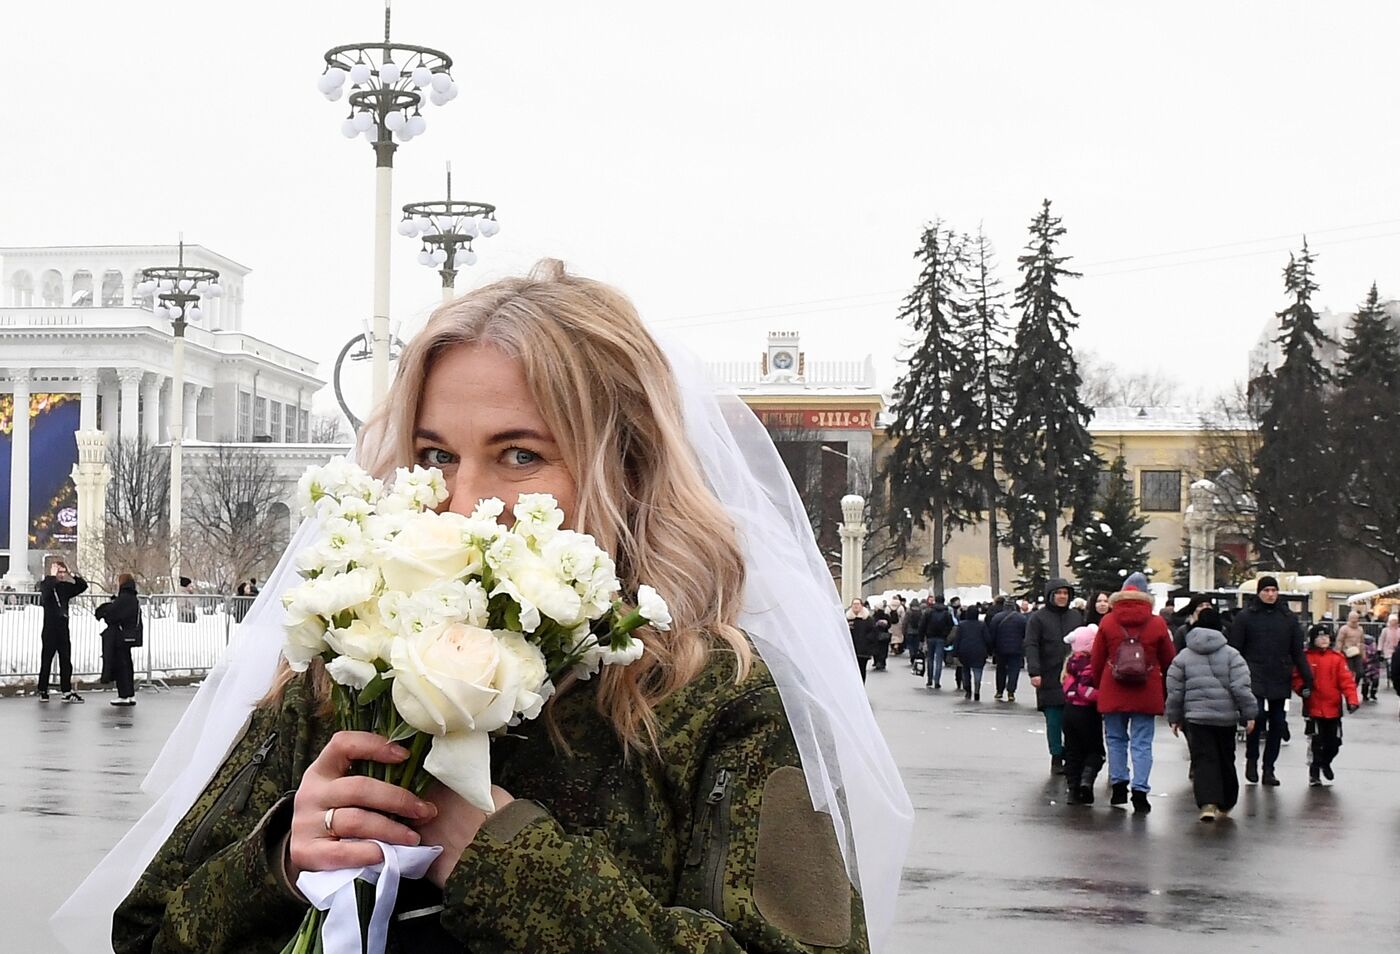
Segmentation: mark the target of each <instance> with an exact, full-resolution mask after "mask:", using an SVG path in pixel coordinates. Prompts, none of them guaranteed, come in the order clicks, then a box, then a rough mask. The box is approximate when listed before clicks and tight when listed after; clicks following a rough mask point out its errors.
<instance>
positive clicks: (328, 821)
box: [321, 808, 340, 838]
mask: <svg viewBox="0 0 1400 954" xmlns="http://www.w3.org/2000/svg"><path fill="white" fill-rule="evenodd" d="M321 824H323V825H325V826H326V834H328V835H330V836H331V837H332V838H339V837H340V836H339V835H337V834H336V833H335V809H334V808H327V809H326V817H325V818H323V819H321Z"/></svg>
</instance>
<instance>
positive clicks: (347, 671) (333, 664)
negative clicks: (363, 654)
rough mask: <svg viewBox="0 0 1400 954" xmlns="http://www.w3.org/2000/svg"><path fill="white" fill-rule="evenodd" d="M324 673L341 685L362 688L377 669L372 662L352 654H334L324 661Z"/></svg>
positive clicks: (377, 671) (375, 674)
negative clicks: (330, 658) (326, 661)
mask: <svg viewBox="0 0 1400 954" xmlns="http://www.w3.org/2000/svg"><path fill="white" fill-rule="evenodd" d="M326 674H327V675H329V676H330V677H331V679H333V680H335V681H336V682H338V683H340V684H341V685H342V686H349V687H350V688H352V689H363V688H364V687H365V686H367V685H369V682H370V680H371V679H373V678H374V677H375V676H377V675H378V674H379V670H377V669H375V668H374V663H371V662H365V661H364V660H363V659H356V658H355V657H354V656H336V657H335V658H334V659H332V660H331V661H330V662H328V663H326Z"/></svg>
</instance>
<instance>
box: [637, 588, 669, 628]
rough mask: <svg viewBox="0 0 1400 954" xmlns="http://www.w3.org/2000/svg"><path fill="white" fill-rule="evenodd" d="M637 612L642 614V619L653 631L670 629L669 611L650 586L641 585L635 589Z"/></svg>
mask: <svg viewBox="0 0 1400 954" xmlns="http://www.w3.org/2000/svg"><path fill="white" fill-rule="evenodd" d="M637 612H638V613H641V614H642V619H644V620H646V621H647V622H648V623H650V624H651V625H652V628H654V629H660V630H667V629H670V628H671V609H670V607H668V606H667V605H666V601H665V600H663V599H662V598H661V594H660V593H658V592H656V590H655V589H653V588H652V587H650V586H647V585H646V584H645V583H643V584H642V585H641V586H639V587H637Z"/></svg>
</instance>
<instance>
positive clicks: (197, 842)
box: [185, 732, 277, 864]
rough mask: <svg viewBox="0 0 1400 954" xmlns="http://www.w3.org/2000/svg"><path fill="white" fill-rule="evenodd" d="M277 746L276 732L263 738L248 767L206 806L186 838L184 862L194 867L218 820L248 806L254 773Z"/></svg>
mask: <svg viewBox="0 0 1400 954" xmlns="http://www.w3.org/2000/svg"><path fill="white" fill-rule="evenodd" d="M276 744H277V733H276V732H273V733H272V734H271V735H269V736H268V737H267V740H266V741H265V742H263V744H262V745H260V746H258V750H257V751H256V752H254V753H253V757H252V758H251V759H250V760H249V761H248V764H247V765H245V766H243V767H242V768H241V769H239V770H238V774H237V775H235V776H234V777H233V778H232V779H231V780H230V781H229V783H228V785H227V786H226V787H225V788H224V790H223V791H222V792H220V793H219V797H218V798H216V799H214V804H213V805H210V806H209V810H208V811H207V812H205V813H204V815H203V817H201V818H200V820H199V824H198V825H196V826H195V828H194V833H193V834H191V835H190V840H189V844H187V845H186V846H185V863H186V864H194V863H195V862H196V861H198V860H199V859H200V858H201V857H203V854H204V847H205V845H206V844H208V842H209V836H210V835H211V834H213V832H214V826H215V825H216V824H218V822H219V819H220V818H222V817H223V816H225V815H238V814H241V813H242V812H243V810H244V809H245V808H247V807H248V800H249V799H250V798H251V797H252V795H253V785H254V784H255V783H256V782H257V780H258V773H259V772H260V771H262V767H263V763H264V762H266V761H267V756H268V753H270V752H271V751H272V749H273V746H275V745H276Z"/></svg>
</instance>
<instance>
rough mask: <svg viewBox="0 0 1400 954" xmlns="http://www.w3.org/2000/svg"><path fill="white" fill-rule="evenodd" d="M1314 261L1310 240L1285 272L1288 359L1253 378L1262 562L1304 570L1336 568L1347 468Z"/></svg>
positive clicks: (1283, 342)
mask: <svg viewBox="0 0 1400 954" xmlns="http://www.w3.org/2000/svg"><path fill="white" fill-rule="evenodd" d="M1313 262H1314V259H1313V255H1312V252H1310V251H1309V250H1308V243H1307V240H1306V239H1304V241H1303V250H1302V252H1301V253H1299V254H1298V255H1297V256H1296V257H1295V256H1292V255H1290V256H1289V258H1288V266H1287V267H1286V268H1285V269H1284V271H1283V284H1284V289H1285V290H1286V291H1287V293H1288V294H1289V295H1290V296H1292V299H1293V300H1292V301H1291V302H1290V303H1289V305H1288V307H1287V308H1285V309H1284V310H1283V311H1281V312H1279V313H1278V317H1279V318H1280V320H1281V322H1282V330H1281V332H1280V335H1279V337H1278V338H1277V339H1276V340H1277V342H1278V343H1279V344H1280V345H1281V346H1282V348H1283V362H1282V364H1280V365H1279V368H1278V370H1277V371H1272V372H1271V371H1269V370H1268V369H1267V368H1266V369H1265V370H1264V372H1263V373H1262V374H1261V375H1260V376H1259V377H1258V378H1256V379H1255V380H1254V381H1251V382H1250V391H1251V395H1250V397H1251V399H1252V400H1253V401H1254V402H1255V403H1256V404H1257V405H1258V406H1260V407H1261V408H1262V412H1261V414H1260V419H1259V449H1258V451H1257V453H1256V454H1255V457H1254V467H1255V471H1256V476H1255V481H1254V484H1255V486H1254V491H1255V498H1256V500H1255V503H1256V507H1257V509H1256V513H1255V544H1256V546H1257V547H1258V548H1259V551H1260V560H1261V562H1262V563H1263V565H1265V566H1269V567H1272V568H1276V569H1287V570H1295V571H1297V572H1300V573H1314V572H1323V573H1326V572H1328V571H1329V570H1330V566H1331V563H1332V559H1333V556H1334V554H1335V549H1336V539H1337V530H1338V524H1337V521H1338V518H1339V516H1340V513H1339V508H1338V499H1339V493H1338V480H1339V476H1340V475H1339V471H1338V468H1337V467H1336V466H1335V464H1336V454H1335V452H1334V449H1333V447H1332V443H1331V441H1330V440H1329V437H1330V435H1331V427H1330V424H1331V421H1330V415H1329V414H1328V409H1327V395H1326V387H1327V385H1328V383H1329V378H1330V375H1329V373H1328V371H1327V369H1326V368H1325V367H1324V366H1323V364H1322V361H1321V358H1320V357H1319V355H1318V352H1319V350H1320V349H1321V347H1322V345H1324V344H1326V343H1327V342H1328V341H1329V339H1328V338H1327V336H1326V335H1325V334H1324V333H1323V332H1322V329H1321V328H1320V327H1319V326H1318V318H1317V312H1316V311H1314V310H1313V306H1312V298H1313V295H1314V294H1316V292H1317V283H1316V282H1315V281H1314V279H1313Z"/></svg>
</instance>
